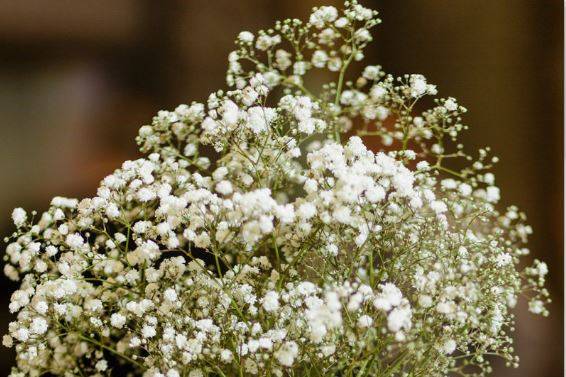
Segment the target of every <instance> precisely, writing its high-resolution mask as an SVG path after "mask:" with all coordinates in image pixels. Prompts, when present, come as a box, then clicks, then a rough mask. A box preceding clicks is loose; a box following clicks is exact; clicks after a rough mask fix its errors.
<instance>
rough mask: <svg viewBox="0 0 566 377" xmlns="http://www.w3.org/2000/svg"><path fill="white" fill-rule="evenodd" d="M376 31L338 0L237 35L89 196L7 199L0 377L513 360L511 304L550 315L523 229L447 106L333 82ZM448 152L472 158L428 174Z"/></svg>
mask: <svg viewBox="0 0 566 377" xmlns="http://www.w3.org/2000/svg"><path fill="white" fill-rule="evenodd" d="M379 23H380V20H379V19H378V18H377V12H376V11H373V10H371V9H368V8H366V7H364V6H362V5H361V4H359V3H358V2H357V1H347V2H346V3H345V5H344V8H343V9H342V10H339V9H337V8H335V7H332V6H323V7H320V8H314V9H313V11H312V13H311V15H310V17H309V18H308V22H303V21H301V20H298V19H289V20H284V21H280V22H277V23H276V24H275V26H274V27H273V28H270V29H268V30H261V31H259V32H257V33H251V32H248V31H244V32H241V33H240V34H239V35H238V37H237V39H236V49H235V51H233V52H232V53H230V54H229V56H228V71H227V76H226V79H227V83H228V85H229V89H228V90H220V91H216V92H214V93H212V94H211V95H210V96H209V97H208V99H207V100H206V101H204V102H205V103H198V102H193V103H191V104H186V105H180V106H178V107H177V108H175V109H174V110H172V111H160V112H158V113H157V115H156V116H155V117H154V118H153V120H152V122H151V124H148V125H144V126H142V127H141V128H140V130H139V134H138V137H137V139H136V141H137V142H138V144H139V146H140V151H141V152H143V153H144V157H142V158H139V159H137V160H134V161H125V162H124V163H123V164H122V166H121V167H119V168H118V169H117V170H116V171H114V172H113V173H112V174H110V175H108V176H107V177H106V178H104V179H103V180H102V182H101V183H100V186H99V187H98V190H97V191H96V195H94V196H93V197H90V198H85V199H82V200H78V199H68V198H62V197H56V198H54V199H53V200H52V202H51V205H50V207H49V209H48V210H47V211H45V212H44V213H43V214H41V215H39V216H36V213H35V212H31V216H29V217H28V214H27V213H26V211H25V210H23V209H21V208H17V209H15V210H14V211H13V213H12V220H13V222H14V224H15V226H16V228H17V230H16V232H15V233H14V234H13V235H12V236H11V237H9V238H7V241H8V244H7V247H6V253H5V261H6V264H5V267H4V272H5V274H6V276H8V278H10V279H11V280H14V281H19V284H20V285H19V288H18V289H17V290H16V291H15V292H14V293H13V294H12V296H11V301H10V304H9V310H10V312H11V313H14V314H15V315H16V318H15V320H14V321H13V322H11V323H10V325H9V328H8V333H7V334H6V335H4V337H3V339H2V343H3V345H4V346H6V347H14V348H15V350H16V354H17V366H16V367H14V368H13V370H12V373H11V374H10V376H11V377H21V376H28V375H29V376H40V375H44V374H50V375H61V376H87V375H88V376H96V377H100V376H112V375H126V374H127V375H131V376H143V377H180V376H189V377H204V376H225V377H229V376H277V377H280V376H315V375H316V376H439V377H440V376H446V375H452V374H457V375H463V376H468V375H470V376H484V375H487V374H489V373H490V372H491V366H490V361H491V359H490V358H487V357H486V355H499V356H500V357H502V358H503V359H504V360H505V361H506V363H507V364H508V365H509V366H516V365H517V364H518V357H517V356H515V355H514V354H513V345H512V342H513V340H512V337H511V335H512V330H513V329H514V326H515V324H514V315H513V313H512V310H513V308H514V307H515V306H516V304H517V300H518V299H519V297H527V299H528V307H529V310H530V311H531V312H532V313H535V314H541V315H548V311H547V309H546V306H547V304H548V302H549V301H550V300H549V298H548V292H547V291H546V289H545V288H544V284H545V278H546V275H547V274H548V267H547V265H546V264H544V262H541V261H538V260H535V261H534V263H533V264H532V265H531V266H528V267H526V268H522V267H521V266H522V265H523V264H522V263H523V260H524V256H525V255H527V254H528V253H529V250H528V249H527V248H526V242H527V240H528V237H529V235H530V234H531V233H532V229H531V228H530V227H529V226H528V225H527V224H526V223H525V221H526V218H525V215H524V214H523V213H521V212H520V211H519V210H518V209H517V208H516V207H514V206H511V207H509V208H507V209H506V210H503V211H501V210H500V207H499V205H498V203H499V202H500V200H501V192H500V190H499V188H498V187H497V186H496V183H495V176H494V175H493V173H491V172H490V169H491V167H492V165H493V164H494V163H496V162H497V158H496V157H490V150H489V148H485V149H480V150H479V152H478V156H477V157H476V158H473V157H472V156H470V155H468V154H467V153H466V152H464V148H463V146H462V145H461V144H459V143H458V136H459V134H460V132H461V131H463V130H465V129H466V128H467V126H465V125H464V124H463V120H462V115H463V114H464V113H465V112H466V109H465V108H464V107H462V106H461V105H460V104H459V103H458V102H457V100H456V99H454V98H446V99H444V98H438V99H435V100H434V104H433V105H432V107H430V108H428V109H425V110H424V111H422V112H417V111H416V110H415V109H416V108H417V107H416V106H414V105H415V104H416V102H418V101H420V100H421V98H423V97H426V96H433V95H436V93H437V88H436V86H434V85H433V84H430V83H429V82H428V81H427V80H426V78H425V77H424V76H422V75H420V74H409V75H404V76H402V77H398V78H395V77H393V76H391V75H388V74H386V73H385V72H384V71H383V69H382V67H381V66H378V65H369V66H366V67H359V68H360V69H359V70H358V71H359V72H361V74H360V75H359V76H358V77H354V76H352V73H351V72H350V73H348V74H347V70H348V69H349V68H350V67H352V66H353V65H354V64H355V63H356V62H359V61H360V60H362V59H363V57H364V52H363V51H364V48H365V47H366V45H367V44H368V43H369V42H370V41H371V40H372V35H371V29H372V28H373V27H374V26H376V25H377V24H379ZM313 70H318V71H320V73H321V75H319V76H317V77H318V78H321V77H326V78H328V82H327V83H326V84H324V85H322V86H321V87H320V88H311V87H308V86H307V83H308V82H310V81H309V80H307V77H308V76H309V74H310V73H311V72H312V71H313ZM315 81H316V80H315ZM419 106H420V105H419ZM421 107H422V106H420V107H419V108H421ZM346 132H350V134H353V136H350V137H348V138H345V137H344V135H345V133H346ZM364 138H377V139H376V140H374V142H373V143H372V144H373V145H377V147H376V150H370V149H368V148H367V147H366V145H365V144H364ZM457 158H461V159H462V160H463V161H468V160H469V161H470V163H469V164H467V165H465V164H463V165H465V166H464V167H463V168H462V169H459V170H455V169H454V168H453V167H450V166H447V165H446V162H447V161H450V159H457Z"/></svg>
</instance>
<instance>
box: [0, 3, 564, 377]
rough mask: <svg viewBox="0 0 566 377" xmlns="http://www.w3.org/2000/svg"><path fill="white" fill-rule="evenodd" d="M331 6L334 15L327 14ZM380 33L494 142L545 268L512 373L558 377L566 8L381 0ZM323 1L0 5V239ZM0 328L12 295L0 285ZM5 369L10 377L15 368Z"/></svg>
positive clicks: (406, 64)
mask: <svg viewBox="0 0 566 377" xmlns="http://www.w3.org/2000/svg"><path fill="white" fill-rule="evenodd" d="M326 4H335V5H336V1H332V0H330V1H328V2H326ZM364 4H366V5H369V6H372V7H374V8H376V9H378V10H379V11H380V12H381V17H382V18H383V24H382V25H381V26H379V27H378V28H377V30H376V34H375V35H376V41H375V42H374V43H373V44H372V45H371V47H370V48H369V49H368V52H367V59H366V63H368V64H369V63H370V62H371V63H379V64H381V65H383V67H384V69H385V70H386V71H388V72H391V73H395V74H403V73H422V74H424V75H425V76H426V77H427V78H428V79H429V81H430V82H432V83H435V84H437V85H438V88H439V91H440V95H443V96H454V97H456V98H458V100H459V102H460V103H461V104H463V105H464V106H466V107H468V109H469V110H470V112H469V113H468V116H467V117H466V119H467V123H468V124H469V125H470V126H471V129H470V131H469V132H467V133H466V134H465V136H464V138H465V143H466V144H467V145H468V147H469V148H470V149H475V148H478V147H481V146H484V145H486V144H487V145H490V146H491V147H492V148H493V150H494V151H495V152H496V154H497V155H498V156H500V157H501V163H500V164H499V165H498V166H497V168H496V173H497V174H496V175H497V177H498V183H499V185H500V187H501V188H502V191H503V198H504V200H503V202H504V204H511V203H515V204H517V205H519V206H520V207H521V208H522V209H524V210H525V211H526V212H527V213H528V215H529V217H530V222H531V224H532V225H533V228H534V230H535V234H534V236H533V237H532V242H531V244H530V245H531V249H532V254H533V256H536V257H538V258H542V259H544V260H545V261H547V262H548V264H549V266H550V271H551V272H550V282H549V286H550V289H551V292H552V296H553V298H554V304H553V306H552V308H551V316H550V318H548V319H540V318H537V317H534V316H532V315H530V314H528V313H527V312H526V310H525V305H524V303H523V305H522V306H521V308H520V311H519V313H518V321H519V326H518V329H517V347H516V348H517V350H518V353H519V354H520V356H521V359H522V364H521V367H520V369H519V370H513V369H511V370H508V369H501V368H497V370H496V375H497V376H539V377H543V376H548V377H555V376H559V375H562V371H563V369H562V360H563V350H564V349H563V333H564V332H563V322H562V317H563V310H562V305H563V299H562V298H563V283H562V282H563V236H562V235H563V218H562V214H563V192H562V191H563V190H562V189H563V128H562V119H563V107H562V105H563V70H562V69H563V42H564V41H563V3H562V2H561V1H559V0H556V1H550V0H546V1H543V0H537V1H535V0H458V1H454V0H412V1H409V0H403V1H400V0H374V1H366V2H365V3H364ZM314 5H323V2H322V1H319V0H317V1H314V0H289V1H268V0H265V1H259V0H238V1H234V0H215V1H211V0H208V1H206V0H195V1H188V0H187V1H180V0H177V1H172V0H160V1H151V0H96V1H95V0H81V1H73V0H0V177H1V178H0V179H1V182H2V183H1V185H0V198H1V199H0V214H1V216H0V230H1V231H2V234H8V233H9V232H11V231H12V228H11V225H10V223H9V215H10V211H11V209H12V208H13V207H15V206H23V207H25V208H27V209H33V208H36V209H44V208H45V207H46V206H47V205H48V203H49V200H50V198H51V197H52V196H54V195H67V196H79V197H80V196H86V195H92V194H94V192H95V189H96V186H97V183H98V181H99V180H100V179H101V178H102V177H104V176H105V175H106V174H108V173H110V172H111V171H112V170H113V169H114V168H116V167H118V166H119V164H120V163H121V162H122V161H123V160H125V159H131V158H135V157H136V156H137V152H136V147H135V143H134V141H133V138H134V136H135V135H136V131H137V128H138V127H139V126H140V125H141V124H144V123H145V122H149V121H150V120H151V117H152V116H153V114H154V113H156V112H157V110H159V109H171V108H174V107H175V105H176V104H178V103H182V102H190V101H192V100H204V99H205V98H206V96H207V95H208V93H210V92H211V91H213V90H215V89H217V88H223V87H224V71H225V67H226V56H227V54H228V52H229V51H230V50H231V48H232V40H233V38H234V37H235V35H236V34H237V33H238V32H239V31H240V30H242V29H248V30H251V31H254V30H256V29H258V28H262V27H263V28H264V27H269V26H271V25H272V23H273V21H274V20H276V19H278V18H282V17H302V18H304V17H306V16H307V14H308V11H309V9H310V8H311V7H312V6H314ZM0 287H1V288H2V293H1V294H0V298H1V300H0V305H1V306H0V308H4V309H0V330H1V331H2V332H5V329H6V327H7V324H8V321H9V320H10V316H9V315H8V310H7V305H8V300H9V296H10V293H11V291H12V290H13V289H14V285H11V284H9V283H8V282H7V281H6V280H5V279H2V281H1V283H0ZM2 355H3V356H2V357H1V358H0V374H1V375H7V374H8V370H9V365H11V363H12V360H13V356H12V355H11V354H10V353H8V352H6V353H4V352H3V353H2Z"/></svg>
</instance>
